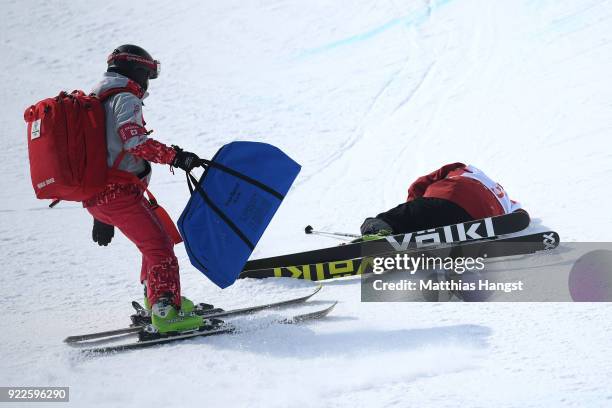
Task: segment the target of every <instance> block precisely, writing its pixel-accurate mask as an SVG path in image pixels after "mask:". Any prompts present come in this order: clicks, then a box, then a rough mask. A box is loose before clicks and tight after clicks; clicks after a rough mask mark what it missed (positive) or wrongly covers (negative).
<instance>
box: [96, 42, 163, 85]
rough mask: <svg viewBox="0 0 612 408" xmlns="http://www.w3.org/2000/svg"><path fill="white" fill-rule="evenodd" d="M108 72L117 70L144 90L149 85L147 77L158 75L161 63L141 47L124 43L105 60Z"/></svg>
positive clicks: (151, 77) (153, 77) (152, 77)
mask: <svg viewBox="0 0 612 408" xmlns="http://www.w3.org/2000/svg"><path fill="white" fill-rule="evenodd" d="M106 62H107V64H108V68H107V71H108V72H117V73H119V74H121V75H124V76H126V77H128V78H130V79H131V80H133V81H135V82H136V83H137V84H138V85H140V86H141V87H142V89H143V90H144V91H146V90H147V88H148V87H149V79H155V78H157V77H158V76H159V71H160V68H161V64H160V62H159V61H157V60H154V59H153V57H151V54H149V53H148V52H147V51H145V50H144V49H143V48H141V47H139V46H137V45H132V44H125V45H121V46H119V47H117V48H115V50H114V51H113V52H112V53H111V54H110V55H109V56H108V58H107V60H106Z"/></svg>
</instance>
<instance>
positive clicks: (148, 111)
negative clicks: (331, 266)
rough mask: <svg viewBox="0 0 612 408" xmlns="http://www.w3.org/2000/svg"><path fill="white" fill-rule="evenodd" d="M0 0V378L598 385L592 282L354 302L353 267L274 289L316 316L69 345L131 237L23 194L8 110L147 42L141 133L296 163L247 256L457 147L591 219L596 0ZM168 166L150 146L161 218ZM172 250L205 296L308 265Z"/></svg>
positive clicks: (417, 397) (357, 394) (358, 209)
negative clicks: (252, 143) (235, 277)
mask: <svg viewBox="0 0 612 408" xmlns="http://www.w3.org/2000/svg"><path fill="white" fill-rule="evenodd" d="M0 7H1V10H2V15H3V18H4V20H3V25H2V36H1V37H0V51H1V52H2V53H3V55H4V58H3V59H2V61H1V62H0V64H1V69H0V78H1V79H2V80H3V87H2V88H1V89H0V96H1V99H2V103H3V112H2V115H0V126H1V128H2V129H3V132H2V135H1V137H2V141H3V149H2V150H0V160H2V163H4V167H3V170H4V173H3V178H2V188H1V189H0V248H1V251H2V259H3V261H4V265H3V268H2V269H3V273H2V274H0V287H1V288H2V292H1V296H0V307H1V308H2V310H3V311H4V313H3V316H4V322H3V327H4V330H2V333H0V342H1V343H2V355H1V357H2V365H1V366H0V385H3V386H4V385H15V386H19V385H53V386H65V385H69V386H70V387H71V402H70V403H69V404H67V405H68V406H75V407H95V406H122V407H140V406H145V405H146V406H167V407H172V406H193V405H195V404H202V403H205V404H206V405H208V406H265V407H286V406H305V407H309V406H312V407H315V406H316V407H319V406H332V407H333V406H346V405H350V406H355V407H372V406H398V407H405V406H434V405H435V406H440V407H443V406H456V405H457V404H458V403H460V402H461V403H462V405H465V406H482V407H486V406H498V407H506V406H507V407H513V406H523V407H549V406H608V405H611V404H612V391H610V386H609V384H608V383H609V378H610V377H611V376H612V368H611V367H612V360H611V358H610V355H612V353H611V351H612V350H611V349H610V344H612V342H611V341H610V340H611V339H612V323H611V321H610V318H609V316H610V313H611V312H612V310H611V309H610V306H609V305H607V304H600V305H598V304H560V303H549V304H502V303H492V304H455V303H453V304H420V303H376V304H371V303H361V302H360V288H359V279H345V280H340V281H335V282H330V283H328V284H326V287H325V288H324V289H323V290H322V292H321V293H319V294H318V295H317V296H316V298H313V305H311V306H306V307H304V308H299V309H295V310H300V311H308V310H314V309H315V308H316V307H320V306H321V305H323V304H325V302H326V301H332V300H340V303H339V304H338V305H337V307H336V309H335V310H334V311H333V313H332V315H330V316H329V318H328V319H326V320H323V321H319V322H314V323H310V324H307V325H303V326H283V327H278V326H275V327H270V328H267V329H263V330H258V331H253V332H250V333H247V332H245V333H240V334H237V335H232V336H225V337H216V338H214V337H213V338H206V339H204V338H202V339H194V340H191V341H187V342H184V343H182V344H178V345H167V346H163V347H159V348H156V349H148V350H141V351H137V352H130V353H125V354H121V355H115V356H108V357H101V358H82V357H81V356H79V355H78V353H77V352H75V351H74V350H72V349H70V348H68V347H66V346H65V345H64V344H63V343H62V342H61V340H62V339H63V338H64V337H66V336H67V335H68V334H77V333H81V332H88V331H94V330H101V329H107V328H115V327H121V326H124V325H125V324H127V323H128V319H127V314H128V313H130V306H129V301H130V300H131V299H139V297H140V296H141V289H140V287H139V285H138V282H137V279H138V273H139V270H140V260H139V255H138V252H137V250H136V249H135V248H134V247H133V245H132V244H131V243H130V242H129V241H128V240H127V239H126V238H124V237H123V236H121V234H117V235H116V236H115V238H114V240H113V242H112V244H111V245H110V246H109V247H108V248H98V247H97V246H96V245H95V244H93V243H92V242H90V239H91V238H90V234H91V232H90V231H91V230H90V228H91V217H90V216H89V215H88V214H87V212H86V211H84V210H83V209H81V208H80V206H79V205H78V204H75V203H62V204H61V205H60V206H59V207H58V208H56V209H53V210H48V209H47V208H46V207H45V206H46V203H44V202H40V201H37V200H35V198H34V195H33V192H32V190H31V184H30V181H29V170H28V160H27V148H26V144H25V126H24V123H23V121H22V114H23V110H24V109H25V107H26V106H28V105H29V104H31V103H33V102H34V101H36V100H38V99H41V98H43V97H48V96H51V95H54V94H56V93H57V92H58V91H59V90H60V89H67V90H71V89H75V88H84V89H89V88H90V87H92V86H93V85H94V83H95V82H96V81H97V80H98V78H99V77H100V75H101V72H102V71H103V69H104V68H105V64H104V61H105V58H106V56H107V54H108V52H109V51H110V50H111V48H112V47H114V46H116V45H118V44H120V43H124V42H134V43H138V44H141V45H143V46H144V47H145V48H147V49H149V50H150V51H151V52H152V53H153V55H154V56H155V57H156V58H159V59H160V60H161V61H162V64H163V70H162V75H161V76H160V78H159V79H158V80H155V81H152V82H151V94H152V96H151V97H150V98H149V99H147V100H146V107H145V115H146V117H147V121H148V122H149V125H150V126H151V128H153V129H155V133H154V136H155V137H157V138H158V139H160V140H162V141H165V142H168V143H172V144H178V145H181V146H183V147H184V148H186V149H190V150H194V151H196V152H198V153H199V154H201V155H202V156H206V157H210V156H212V155H213V154H214V153H215V151H216V150H217V149H218V148H219V147H220V146H221V145H222V144H224V143H227V142H229V141H232V140H237V139H241V140H249V139H250V140H259V141H263V142H268V143H272V144H275V145H277V146H279V147H280V148H281V149H283V150H284V151H286V152H287V153H288V154H289V155H291V156H292V157H294V158H295V159H296V160H297V161H298V162H300V163H301V164H302V165H303V170H302V173H301V174H300V176H299V177H298V180H297V182H296V184H295V186H294V187H293V188H292V191H291V193H290V194H289V196H288V197H287V199H286V200H285V203H284V204H283V206H282V207H281V209H280V210H279V212H278V213H277V216H276V217H275V219H274V220H273V222H272V224H271V225H270V227H269V228H268V231H267V232H266V234H265V235H264V237H263V239H262V240H261V242H260V243H259V245H258V247H257V249H256V251H255V254H254V256H255V257H261V256H269V255H275V254H281V253H288V252H293V251H299V250H306V249H311V248H320V247H323V246H329V245H335V244H336V243H337V241H334V240H326V239H325V238H317V237H307V236H305V235H304V234H303V233H301V231H303V228H304V226H305V225H306V224H312V225H313V226H315V228H318V229H331V230H337V231H339V230H346V231H357V230H358V227H359V225H360V223H361V221H362V219H363V218H365V217H366V216H372V215H375V214H377V213H379V212H381V211H383V210H385V209H387V208H389V207H391V206H395V205H397V204H398V203H399V202H401V201H402V200H404V199H405V195H406V189H407V187H408V185H409V184H410V182H411V181H412V180H413V179H414V178H416V177H417V176H420V175H422V174H425V173H426V172H429V171H431V170H433V169H435V168H437V167H439V166H440V165H441V164H443V163H448V162H452V161H457V160H460V161H465V162H468V163H472V164H474V165H476V166H478V167H480V168H482V169H483V170H485V171H486V172H487V173H488V174H490V176H491V177H492V178H495V179H499V180H500V181H501V182H502V184H503V185H504V187H505V188H506V189H507V190H508V191H509V193H510V195H511V196H513V197H516V198H517V199H518V200H520V201H521V202H522V203H523V205H524V206H525V207H526V208H527V209H528V210H529V211H530V213H531V214H532V218H533V219H534V226H533V227H532V228H551V229H555V230H557V231H558V232H559V233H560V234H561V238H562V240H565V241H605V240H610V239H612V235H611V233H610V226H611V225H612V215H611V213H610V211H609V209H608V207H609V201H610V199H611V198H612V197H610V194H609V193H608V192H607V191H606V190H605V188H604V189H602V183H605V180H608V179H609V178H610V177H612V153H611V152H610V149H609V147H610V142H609V140H608V139H609V135H610V133H611V132H612V116H611V115H610V108H611V106H612V104H611V103H610V98H609V95H610V94H611V93H612V84H611V83H610V81H609V80H608V77H609V73H610V70H611V69H612V43H611V41H612V37H611V36H612V31H611V29H610V24H609V22H610V18H611V17H612V6H611V4H610V2H609V1H585V2H580V1H570V0H561V1H545V0H524V1H516V2H489V1H485V0H456V1H444V0H438V1H433V0H427V1H423V0H393V1H377V2H369V1H365V0H359V1H354V2H352V3H351V6H350V7H346V6H345V5H342V4H341V3H339V2H338V3H335V2H325V1H314V2H307V3H304V2H302V3H300V2H278V1H271V0H257V1H254V2H240V1H237V0H232V1H226V2H217V3H214V4H213V3H210V2H206V3H202V2H196V1H187V2H181V3H178V4H174V3H167V2H161V1H158V0H154V1H150V2H147V3H133V4H132V3H130V4H129V5H126V3H124V2H120V1H118V0H110V1H106V2H97V1H96V2H88V3H79V2H71V3H66V2H61V1H58V0H51V1H45V2H42V1H32V2H30V3H29V4H28V7H23V5H22V3H20V2H16V1H13V2H11V1H6V2H3V3H2V5H1V6H0ZM118 10H121V12H120V13H118V12H117V11H118ZM109 21H112V22H113V24H109V23H108V22H109ZM135 27H138V28H137V29H135ZM183 183H184V178H183V177H181V176H180V174H177V175H175V176H173V175H172V174H170V172H168V171H167V169H165V168H163V167H161V166H157V167H155V168H154V177H153V183H152V189H153V191H154V192H155V193H156V196H157V197H158V198H159V199H160V200H161V201H162V203H163V204H164V205H165V207H166V209H167V210H168V211H169V212H170V214H171V215H172V216H173V217H174V218H177V217H178V215H179V214H180V212H181V210H182V207H183V205H184V203H185V202H186V200H187V189H186V186H184V184H183ZM177 256H178V258H179V262H180V264H181V268H182V269H181V279H182V287H183V289H184V292H185V294H186V295H187V296H190V297H191V298H193V299H196V300H202V301H207V302H211V303H214V304H218V305H222V306H223V307H226V308H231V307H238V306H244V305H249V304H253V303H259V302H267V301H271V300H279V299H282V298H288V297H291V296H294V295H298V294H302V293H305V292H307V291H309V290H311V287H312V284H310V283H308V282H301V281H293V280H288V279H279V280H273V279H269V280H265V281H255V280H245V281H239V282H237V283H236V284H235V285H233V286H232V287H230V288H228V289H226V290H223V291H221V290H219V289H218V288H215V287H213V286H212V284H211V283H210V282H208V281H207V280H206V279H205V278H203V277H202V276H201V274H200V273H199V272H198V271H196V270H195V269H194V268H193V267H191V266H190V265H189V261H188V259H187V256H186V254H185V252H184V250H183V248H182V247H178V248H177ZM290 312H291V311H287V312H285V311H283V312H269V313H266V314H264V315H262V316H255V317H248V318H240V319H239V320H238V323H239V324H241V325H242V326H244V327H251V325H252V326H257V324H258V321H264V320H265V319H266V318H267V316H268V317H269V316H277V315H279V314H280V315H286V314H290ZM174 387H176V389H180V393H178V394H173V393H169V392H168V390H171V389H173V388H174ZM14 406H20V404H15V405H14ZM22 406H25V405H22Z"/></svg>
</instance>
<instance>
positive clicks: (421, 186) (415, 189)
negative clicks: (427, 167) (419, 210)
mask: <svg viewBox="0 0 612 408" xmlns="http://www.w3.org/2000/svg"><path fill="white" fill-rule="evenodd" d="M464 167H465V164H463V163H451V164H447V165H446V166H442V167H440V168H439V169H438V170H435V171H433V172H431V173H429V174H426V175H424V176H421V177H419V178H418V179H416V180H415V181H414V183H412V184H411V185H410V187H409V188H408V198H407V199H406V201H412V200H414V199H415V198H419V197H423V194H425V191H427V187H429V186H430V185H431V184H433V183H435V182H436V181H440V180H442V179H444V178H446V176H447V175H448V173H450V172H451V171H453V170H457V169H460V168H464Z"/></svg>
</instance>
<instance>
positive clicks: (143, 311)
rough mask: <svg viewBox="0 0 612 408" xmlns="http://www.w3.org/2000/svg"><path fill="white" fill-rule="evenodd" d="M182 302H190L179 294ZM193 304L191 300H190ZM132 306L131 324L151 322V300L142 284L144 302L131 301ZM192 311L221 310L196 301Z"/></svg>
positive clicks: (201, 313) (141, 324) (144, 324)
mask: <svg viewBox="0 0 612 408" xmlns="http://www.w3.org/2000/svg"><path fill="white" fill-rule="evenodd" d="M183 302H191V301H190V300H189V299H187V298H186V297H184V296H181V303H183ZM191 304H193V302H191ZM132 307H133V308H134V310H135V311H136V313H134V314H133V315H131V316H130V319H131V320H132V326H146V325H148V324H151V302H149V298H148V297H147V287H146V285H145V286H144V302H143V304H142V305H141V304H140V303H138V302H136V301H133V302H132ZM193 311H194V312H195V313H196V314H198V315H205V314H212V313H219V312H223V309H221V308H215V307H214V306H213V305H211V304H209V303H198V304H196V305H194V306H193Z"/></svg>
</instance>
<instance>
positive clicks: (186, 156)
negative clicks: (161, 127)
mask: <svg viewBox="0 0 612 408" xmlns="http://www.w3.org/2000/svg"><path fill="white" fill-rule="evenodd" d="M172 147H174V150H176V156H175V157H174V161H173V162H172V167H178V168H179V169H183V170H185V171H186V172H188V173H189V172H190V171H191V170H193V169H194V168H196V167H200V166H201V165H202V161H201V160H200V158H199V157H198V155H197V154H195V153H191V152H185V151H183V149H181V148H180V147H178V146H172Z"/></svg>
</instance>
